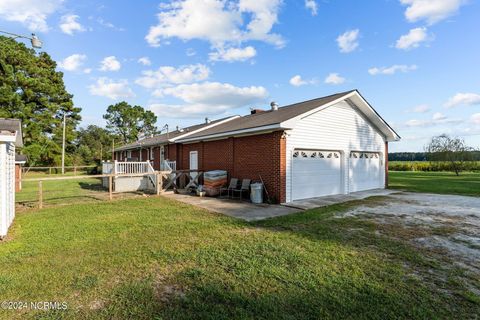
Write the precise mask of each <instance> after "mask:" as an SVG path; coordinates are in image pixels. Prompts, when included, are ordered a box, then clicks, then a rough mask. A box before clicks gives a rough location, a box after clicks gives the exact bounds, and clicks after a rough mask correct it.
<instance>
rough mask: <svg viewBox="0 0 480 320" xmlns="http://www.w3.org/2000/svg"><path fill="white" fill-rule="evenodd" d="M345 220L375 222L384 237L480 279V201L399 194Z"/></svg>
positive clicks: (348, 214)
mask: <svg viewBox="0 0 480 320" xmlns="http://www.w3.org/2000/svg"><path fill="white" fill-rule="evenodd" d="M344 217H359V218H362V219H367V220H370V221H374V222H375V223H376V224H377V226H378V228H377V231H378V232H379V233H380V234H383V235H385V236H389V237H394V238H397V239H400V240H404V241H408V242H409V243H410V244H413V245H414V246H416V247H419V248H423V249H425V250H426V251H428V252H429V253H432V254H435V255H436V256H437V260H438V261H443V260H445V259H448V261H449V266H450V268H451V269H453V268H461V269H462V270H464V271H465V272H467V273H469V274H470V276H472V275H473V276H474V277H477V278H478V277H480V236H479V235H480V198H477V197H465V196H453V195H435V194H421V193H399V194H392V195H390V196H388V197H387V198H386V199H383V201H381V202H379V201H378V200H376V201H375V202H374V205H372V203H370V204H368V205H360V206H357V207H354V208H353V209H351V210H348V211H346V212H343V213H339V214H338V215H336V218H344ZM443 265H445V264H443ZM471 291H472V292H475V291H477V290H471Z"/></svg>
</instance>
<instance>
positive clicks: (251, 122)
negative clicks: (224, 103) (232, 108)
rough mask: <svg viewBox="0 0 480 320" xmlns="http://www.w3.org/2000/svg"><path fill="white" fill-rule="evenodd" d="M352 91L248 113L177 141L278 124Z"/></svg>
mask: <svg viewBox="0 0 480 320" xmlns="http://www.w3.org/2000/svg"><path fill="white" fill-rule="evenodd" d="M350 92H352V91H347V92H342V93H337V94H333V95H330V96H326V97H322V98H317V99H313V100H308V101H304V102H299V103H295V104H292V105H289V106H285V107H281V108H278V110H276V111H271V110H268V111H264V112H260V113H255V114H250V115H246V116H243V117H238V118H236V119H234V120H232V121H229V122H228V123H224V124H221V125H218V126H215V127H213V128H210V129H207V130H202V131H200V132H198V133H195V134H192V135H190V136H188V137H187V138H185V139H179V142H181V141H184V140H189V141H190V140H194V139H196V138H202V137H207V136H211V135H216V134H228V133H230V132H235V131H239V130H245V129H255V128H262V127H268V126H272V125H276V124H280V123H282V122H284V121H287V120H289V119H292V118H294V117H296V116H298V115H301V114H304V113H305V112H308V111H310V110H312V109H315V108H317V107H318V106H322V105H325V104H327V103H329V102H332V101H335V100H337V99H339V98H341V97H342V96H344V95H347V94H348V93H350Z"/></svg>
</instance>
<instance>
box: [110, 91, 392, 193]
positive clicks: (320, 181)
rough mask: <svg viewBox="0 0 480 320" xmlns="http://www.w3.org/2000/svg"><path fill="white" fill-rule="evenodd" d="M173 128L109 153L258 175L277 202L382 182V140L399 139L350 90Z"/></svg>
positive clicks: (156, 165)
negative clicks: (166, 133) (170, 130)
mask: <svg viewBox="0 0 480 320" xmlns="http://www.w3.org/2000/svg"><path fill="white" fill-rule="evenodd" d="M180 131H181V130H176V131H174V132H172V133H170V134H169V135H165V134H163V135H160V136H156V137H152V138H148V139H144V140H141V141H138V142H136V143H134V144H131V145H128V146H124V147H121V148H118V149H117V150H116V159H117V160H125V159H126V158H128V156H129V155H130V156H132V157H140V159H144V160H145V159H150V160H153V161H154V168H155V169H157V170H158V169H160V163H163V160H164V159H165V160H169V161H170V162H174V163H175V165H176V169H177V170H182V169H190V170H195V169H199V170H215V169H223V170H227V171H228V173H229V175H230V177H236V178H239V179H245V178H248V179H252V180H259V179H260V177H261V179H262V180H263V181H264V183H265V187H266V189H267V191H268V193H269V195H270V197H271V198H273V200H274V201H276V202H281V203H285V202H291V201H294V200H300V199H307V198H313V197H319V196H325V195H334V194H348V193H351V192H356V191H362V190H369V189H377V188H385V187H386V185H387V182H388V165H387V161H388V142H391V141H398V140H399V139H400V137H399V136H398V134H397V133H396V132H395V131H394V130H393V129H392V128H391V127H390V126H389V125H388V124H387V123H386V122H385V120H383V119H382V117H381V116H380V115H379V114H378V113H377V112H376V111H375V110H374V109H373V107H372V106H371V105H370V104H369V103H368V102H367V101H366V100H365V99H364V98H363V97H362V95H361V94H360V93H359V92H358V91H357V90H352V91H348V92H343V93H338V94H334V95H330V96H327V97H322V98H318V99H313V100H308V101H304V102H300V103H295V104H292V105H289V106H285V107H280V108H279V107H278V106H277V105H276V104H274V103H272V107H271V109H270V110H252V112H251V114H250V115H247V116H234V117H230V118H225V119H222V120H218V121H212V122H209V123H204V124H202V125H198V126H193V127H189V128H185V129H184V130H183V132H180ZM156 159H159V161H160V162H159V161H155V160H156Z"/></svg>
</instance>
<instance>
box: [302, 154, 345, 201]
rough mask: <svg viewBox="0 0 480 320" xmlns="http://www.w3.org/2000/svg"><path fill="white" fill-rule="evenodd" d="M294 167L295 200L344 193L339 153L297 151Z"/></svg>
mask: <svg viewBox="0 0 480 320" xmlns="http://www.w3.org/2000/svg"><path fill="white" fill-rule="evenodd" d="M292 166H293V167H292V199H293V200H299V199H307V198H314V197H319V196H325V195H331V194H338V193H342V192H341V185H342V184H341V157H340V153H339V152H334V151H305V150H296V151H295V152H294V156H293V161H292Z"/></svg>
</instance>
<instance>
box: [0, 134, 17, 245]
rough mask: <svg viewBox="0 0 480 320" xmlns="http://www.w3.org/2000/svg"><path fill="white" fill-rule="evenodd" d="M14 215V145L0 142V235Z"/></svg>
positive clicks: (5, 231) (3, 233) (3, 232)
mask: <svg viewBox="0 0 480 320" xmlns="http://www.w3.org/2000/svg"><path fill="white" fill-rule="evenodd" d="M14 217H15V145H14V144H13V142H0V237H4V236H6V235H7V232H8V228H9V227H10V225H11V224H12V222H13V219H14Z"/></svg>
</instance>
